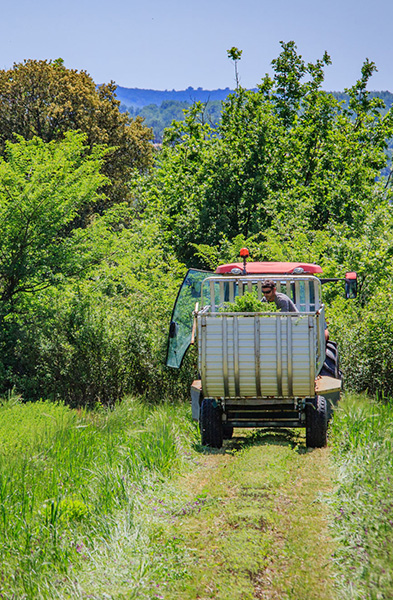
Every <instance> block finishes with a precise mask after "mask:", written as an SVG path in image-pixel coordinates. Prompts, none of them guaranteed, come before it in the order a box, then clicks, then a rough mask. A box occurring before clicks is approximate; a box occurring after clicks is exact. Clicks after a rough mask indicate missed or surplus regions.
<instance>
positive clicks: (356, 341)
mask: <svg viewBox="0 0 393 600" xmlns="http://www.w3.org/2000/svg"><path fill="white" fill-rule="evenodd" d="M392 300H393V296H392V293H391V292H389V291H386V290H384V291H382V290H380V291H378V292H376V293H375V294H374V296H373V297H372V298H371V300H370V301H369V303H368V304H367V305H366V306H364V307H363V306H361V305H360V304H358V303H357V302H345V301H341V299H340V300H336V302H335V303H333V306H332V307H331V309H330V310H329V311H328V319H329V332H330V337H331V338H332V339H334V340H335V341H337V342H338V344H339V350H340V360H341V369H342V371H343V373H344V384H345V387H346V389H348V390H353V391H356V392H362V391H368V393H370V394H379V395H380V396H384V395H385V396H392V395H393V302H392Z"/></svg>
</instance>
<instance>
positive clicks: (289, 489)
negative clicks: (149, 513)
mask: <svg viewBox="0 0 393 600" xmlns="http://www.w3.org/2000/svg"><path fill="white" fill-rule="evenodd" d="M331 486H332V480H331V474H330V471H329V468H328V450H327V449H323V450H314V451H306V449H305V443H304V436H303V435H302V434H301V433H299V432H297V431H294V432H293V431H286V432H280V433H263V432H261V431H259V432H258V433H254V434H252V433H250V432H246V433H244V434H243V436H242V437H238V438H234V439H233V440H231V441H228V442H225V445H224V448H223V450H220V451H211V452H210V453H208V454H203V455H201V457H200V460H199V465H198V468H197V469H196V470H195V471H194V472H192V473H190V474H189V475H188V476H187V477H183V478H182V479H179V480H178V482H177V485H176V486H175V487H174V488H172V491H171V494H172V503H173V498H176V499H177V501H178V499H179V498H181V497H183V505H182V506H181V505H179V507H178V508H177V510H176V511H175V510H174V508H173V504H172V505H171V499H170V496H171V494H169V496H168V497H167V498H166V499H165V498H161V500H160V503H161V511H160V508H159V506H156V507H155V509H156V511H158V512H156V515H155V519H154V527H155V528H156V551H155V554H156V556H157V557H158V556H159V555H160V551H159V548H161V561H162V563H163V564H165V562H168V561H169V562H171V563H172V564H174V563H175V562H176V561H174V555H175V554H176V552H177V555H178V556H177V562H178V563H180V564H181V565H182V571H181V572H176V568H175V569H174V570H173V571H171V572H170V576H169V577H168V573H167V574H166V576H162V571H161V570H160V567H159V565H157V570H156V580H155V581H156V587H157V591H156V595H155V597H157V598H165V599H167V600H177V599H179V600H180V599H182V600H191V599H192V600H194V599H195V600H196V599H199V600H205V599H208V598H209V599H210V598H215V599H217V600H247V599H254V598H261V599H269V600H270V599H277V600H278V599H280V600H284V599H286V598H288V599H292V600H328V599H329V600H331V599H332V597H333V587H334V579H333V573H332V567H333V561H332V553H333V551H334V545H333V542H332V540H331V538H330V536H329V531H328V524H327V519H326V512H327V506H326V503H325V502H324V501H321V495H322V494H323V493H324V492H329V491H330V490H331ZM174 540H178V544H177V545H178V547H177V549H176V545H175V548H174V547H173V546H174V544H173V541H174ZM168 548H169V550H168Z"/></svg>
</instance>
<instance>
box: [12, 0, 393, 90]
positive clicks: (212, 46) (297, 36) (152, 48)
mask: <svg viewBox="0 0 393 600" xmlns="http://www.w3.org/2000/svg"><path fill="white" fill-rule="evenodd" d="M392 20H393V3H392V2H390V1H389V0H375V1H374V2H373V3H370V2H366V1H365V0H360V1H359V0H331V1H330V2H326V1H322V0H299V1H298V2H293V1H292V0H281V2H279V3H273V2H268V1H267V0H243V2H240V3H239V2H237V1H235V0H227V1H226V2H222V0H199V2H184V0H166V1H165V2H163V1H162V0H144V1H143V2H140V0H138V1H136V0H112V1H111V2H106V1H104V0H68V1H67V2H62V3H57V2H56V3H54V2H52V1H51V0H40V1H39V2H38V3H37V2H34V3H33V2H31V0H20V2H19V3H18V10H15V7H14V6H13V5H12V3H4V6H3V7H2V18H1V22H0V57H1V58H0V68H1V69H9V68H11V67H12V65H13V63H14V62H20V61H23V60H24V59H28V58H34V59H56V58H59V57H61V58H63V59H64V62H65V66H66V67H68V68H74V69H78V70H79V69H85V70H86V71H87V72H88V73H90V75H91V76H92V77H93V79H94V81H95V82H96V83H106V82H108V81H110V80H114V81H116V83H117V84H118V85H122V86H125V87H137V88H150V89H162V90H164V89H176V90H181V89H185V88H187V87H188V86H193V87H195V88H196V87H202V88H204V89H215V88H219V87H221V88H225V87H231V88H233V87H234V85H235V81H234V71H233V64H232V63H231V61H230V60H229V59H228V57H227V52H226V51H227V49H228V48H231V47H232V46H237V47H238V48H241V49H242V50H243V55H242V59H241V61H240V63H239V75H240V83H241V85H243V86H244V87H247V88H251V87H255V86H256V85H257V84H258V83H259V82H260V80H261V78H262V77H263V75H264V74H265V73H266V72H271V67H270V62H271V60H272V59H273V58H274V57H276V56H277V54H278V52H279V49H280V44H279V42H280V40H283V41H289V40H294V41H295V42H296V44H297V47H298V50H299V52H300V54H302V56H303V57H304V59H305V60H306V61H314V60H316V59H317V58H320V57H322V55H323V53H324V51H325V50H326V51H327V52H328V53H329V54H330V56H331V58H332V65H331V66H330V67H329V68H328V69H327V71H326V79H325V85H324V87H325V89H328V90H335V91H340V90H343V89H344V88H345V87H349V86H351V85H352V83H353V81H354V80H355V79H357V78H358V76H359V73H360V69H361V65H362V63H363V61H364V60H365V59H366V58H369V59H370V60H372V61H374V62H375V63H376V65H377V67H378V72H377V73H376V74H375V75H374V76H373V79H372V82H371V85H370V89H376V90H390V91H393V74H392V69H391V65H392V64H393V45H392V44H391V43H390V38H391V23H392Z"/></svg>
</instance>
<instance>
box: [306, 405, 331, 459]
mask: <svg viewBox="0 0 393 600" xmlns="http://www.w3.org/2000/svg"><path fill="white" fill-rule="evenodd" d="M327 429H328V407H327V402H326V398H324V397H323V396H316V397H315V398H313V399H312V401H310V402H307V404H306V445H307V447H308V448H324V447H325V446H326V445H327Z"/></svg>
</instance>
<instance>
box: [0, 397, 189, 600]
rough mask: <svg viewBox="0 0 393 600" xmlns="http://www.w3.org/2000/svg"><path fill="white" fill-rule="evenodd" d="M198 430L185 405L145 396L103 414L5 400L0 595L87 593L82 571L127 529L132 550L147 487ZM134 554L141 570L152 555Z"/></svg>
mask: <svg viewBox="0 0 393 600" xmlns="http://www.w3.org/2000/svg"><path fill="white" fill-rule="evenodd" d="M187 423H188V425H187ZM192 430H193V425H192V424H191V423H190V422H189V421H187V419H186V418H185V410H184V409H183V408H182V407H166V409H165V410H163V409H162V408H149V407H148V406H146V404H143V403H141V402H138V401H136V400H128V401H124V402H123V403H122V404H121V405H119V406H117V407H116V408H115V409H114V410H112V411H104V410H97V411H94V412H85V411H79V412H77V411H73V410H71V409H69V408H67V407H65V406H64V405H62V404H53V403H49V402H38V403H34V404H21V403H18V402H15V401H12V399H11V400H10V401H8V402H3V405H2V406H1V407H0V552H1V564H0V598H7V599H11V598H18V599H34V600H38V599H41V598H42V599H44V598H45V599H49V598H50V599H51V600H52V599H53V598H63V597H64V598H66V597H73V598H77V597H81V598H82V597H86V593H88V592H90V591H91V590H90V589H88V590H86V589H85V588H84V587H83V585H82V583H81V582H80V580H79V573H81V574H82V575H83V573H85V571H88V570H89V569H90V570H91V569H93V570H94V569H95V568H96V567H97V564H98V563H97V560H98V559H99V560H100V561H102V560H103V557H104V555H105V548H108V547H109V545H112V544H113V543H114V540H116V539H117V538H118V537H119V536H120V537H121V539H122V540H123V543H122V548H123V549H126V550H127V551H130V545H129V544H130V540H131V538H134V542H135V540H136V539H137V538H138V531H137V528H136V527H135V526H134V516H135V511H136V510H142V508H141V501H140V494H141V493H142V492H143V490H144V489H146V488H147V487H148V486H149V485H150V483H151V481H153V480H154V481H159V480H162V479H163V477H164V476H167V475H168V474H169V473H170V472H172V471H174V470H176V469H178V468H180V466H181V463H182V461H184V458H185V456H186V446H187V444H189V443H190V441H187V440H192V439H193V434H192ZM190 434H191V435H190ZM135 543H136V542H135ZM141 546H142V544H141V543H140V542H138V544H137V547H138V548H140V547H141ZM133 548H134V547H133ZM134 550H135V548H134ZM134 550H133V552H134ZM134 554H135V552H134ZM123 559H124V557H123ZM133 560H134V563H135V568H134V571H135V572H136V573H139V575H138V577H140V576H141V571H140V569H141V564H143V557H142V556H140V557H139V558H138V560H136V561H135V556H134V559H133ZM142 571H143V569H142ZM128 573H133V570H132V569H128ZM87 585H88V586H90V583H88V584H87ZM127 585H128V588H130V584H129V583H128V584H127ZM93 587H94V586H93ZM131 587H132V586H131ZM91 597H103V596H101V595H98V596H91ZM127 597H131V596H127Z"/></svg>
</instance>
